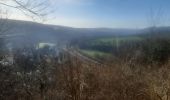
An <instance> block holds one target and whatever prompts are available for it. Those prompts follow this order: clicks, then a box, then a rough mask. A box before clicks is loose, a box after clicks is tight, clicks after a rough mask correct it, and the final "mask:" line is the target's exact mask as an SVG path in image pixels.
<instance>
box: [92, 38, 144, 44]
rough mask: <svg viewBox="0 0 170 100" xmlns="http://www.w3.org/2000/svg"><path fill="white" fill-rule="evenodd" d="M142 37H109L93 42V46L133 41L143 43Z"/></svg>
mask: <svg viewBox="0 0 170 100" xmlns="http://www.w3.org/2000/svg"><path fill="white" fill-rule="evenodd" d="M141 40H143V39H142V38H141V37H134V36H133V37H108V38H98V39H95V40H92V41H91V43H90V44H91V45H102V44H105V45H116V44H117V43H119V44H120V43H124V42H131V41H141Z"/></svg>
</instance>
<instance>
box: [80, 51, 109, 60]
mask: <svg viewBox="0 0 170 100" xmlns="http://www.w3.org/2000/svg"><path fill="white" fill-rule="evenodd" d="M80 52H81V53H83V54H85V55H87V56H89V57H92V58H97V57H108V56H110V55H111V54H109V53H105V52H101V51H96V50H80Z"/></svg>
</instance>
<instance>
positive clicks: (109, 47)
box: [80, 36, 143, 58]
mask: <svg viewBox="0 0 170 100" xmlns="http://www.w3.org/2000/svg"><path fill="white" fill-rule="evenodd" d="M142 40H143V39H142V38H140V37H135V36H131V37H130V36H129V37H118V38H116V37H105V38H94V39H91V40H89V41H88V42H87V41H86V42H83V43H82V44H81V46H82V47H83V48H80V52H81V53H83V54H85V55H87V56H89V57H92V58H102V57H108V56H110V55H111V54H112V53H113V52H114V50H115V49H116V48H117V47H119V46H121V45H123V44H124V43H127V42H128V43H133V42H138V41H142Z"/></svg>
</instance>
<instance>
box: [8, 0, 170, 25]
mask: <svg viewBox="0 0 170 100" xmlns="http://www.w3.org/2000/svg"><path fill="white" fill-rule="evenodd" d="M50 2H51V4H52V5H51V8H53V9H55V12H54V13H52V14H50V16H52V17H49V19H48V20H47V21H46V22H45V23H50V24H56V25H64V26H72V27H111V28H143V27H147V26H149V25H152V24H153V23H156V25H164V26H165V25H170V11H169V10H170V6H169V5H170V0H50ZM11 18H14V19H24V20H28V18H26V17H24V16H23V15H22V14H21V13H19V12H17V13H15V14H13V15H11Z"/></svg>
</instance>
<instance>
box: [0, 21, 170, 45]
mask: <svg viewBox="0 0 170 100" xmlns="http://www.w3.org/2000/svg"><path fill="white" fill-rule="evenodd" d="M5 21H6V27H7V28H9V29H8V31H7V32H6V33H5V34H4V35H3V36H6V37H8V38H9V40H12V41H15V42H16V43H21V42H23V43H24V42H30V41H31V42H54V43H55V42H61V43H66V42H68V41H69V40H72V39H75V38H86V37H108V36H127V35H142V36H147V35H148V34H151V35H152V34H154V35H153V36H156V35H155V34H157V35H158V36H161V37H170V27H157V28H146V29H140V30H137V29H111V28H72V27H65V26H57V25H47V24H40V23H35V22H29V21H19V20H5ZM0 22H1V21H0ZM153 30H154V31H153ZM152 31H153V32H152Z"/></svg>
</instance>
